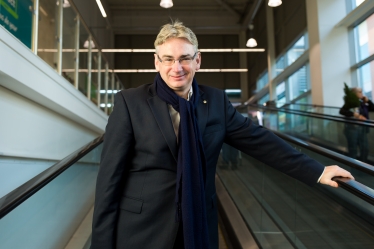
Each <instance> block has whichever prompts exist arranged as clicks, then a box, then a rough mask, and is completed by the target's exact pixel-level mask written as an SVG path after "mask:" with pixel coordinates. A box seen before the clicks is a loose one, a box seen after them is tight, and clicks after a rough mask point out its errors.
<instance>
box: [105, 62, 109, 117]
mask: <svg viewBox="0 0 374 249" xmlns="http://www.w3.org/2000/svg"><path fill="white" fill-rule="evenodd" d="M108 81H109V65H108V62H106V63H105V101H104V102H105V107H104V112H105V113H106V114H108Z"/></svg>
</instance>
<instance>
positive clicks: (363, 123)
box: [236, 104, 374, 128]
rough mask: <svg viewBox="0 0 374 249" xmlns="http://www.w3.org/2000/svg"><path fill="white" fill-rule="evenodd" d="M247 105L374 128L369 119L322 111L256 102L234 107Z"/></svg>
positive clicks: (373, 123)
mask: <svg viewBox="0 0 374 249" xmlns="http://www.w3.org/2000/svg"><path fill="white" fill-rule="evenodd" d="M247 106H250V107H254V108H259V109H263V110H267V111H276V112H285V113H290V114H295V115H300V116H306V117H312V118H318V119H326V120H331V121H335V122H340V123H349V124H354V125H360V126H366V127H370V128H374V122H373V121H370V120H365V121H359V120H357V119H353V118H347V117H339V116H334V115H328V114H322V113H314V112H306V111H300V110H291V109H286V108H285V109H282V108H276V107H268V106H262V105H256V104H245V105H240V106H237V107H236V108H245V107H247Z"/></svg>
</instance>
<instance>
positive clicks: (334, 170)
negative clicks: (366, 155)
mask: <svg viewBox="0 0 374 249" xmlns="http://www.w3.org/2000/svg"><path fill="white" fill-rule="evenodd" d="M336 176H340V177H347V178H351V179H352V180H354V179H355V178H354V177H353V176H352V175H351V173H349V172H348V171H346V170H345V169H342V168H340V167H339V166H336V165H332V166H326V168H325V171H324V172H323V174H322V177H321V179H320V180H319V182H320V183H322V184H326V185H330V186H331V187H334V188H337V187H338V183H337V182H335V181H332V180H331V179H332V178H333V177H336Z"/></svg>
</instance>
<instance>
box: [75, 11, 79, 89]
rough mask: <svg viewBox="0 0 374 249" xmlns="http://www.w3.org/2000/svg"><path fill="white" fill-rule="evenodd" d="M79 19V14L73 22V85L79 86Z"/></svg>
mask: <svg viewBox="0 0 374 249" xmlns="http://www.w3.org/2000/svg"><path fill="white" fill-rule="evenodd" d="M79 29H80V19H79V15H77V17H76V22H75V58H74V69H75V70H74V87H75V89H78V87H79V33H80V30H79Z"/></svg>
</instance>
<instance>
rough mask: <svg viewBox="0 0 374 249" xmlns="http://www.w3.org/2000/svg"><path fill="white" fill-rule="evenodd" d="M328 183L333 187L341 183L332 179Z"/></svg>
mask: <svg viewBox="0 0 374 249" xmlns="http://www.w3.org/2000/svg"><path fill="white" fill-rule="evenodd" d="M327 185H330V186H331V187H334V188H337V187H339V184H338V183H337V182H335V181H330V182H329V183H328V184H327Z"/></svg>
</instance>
